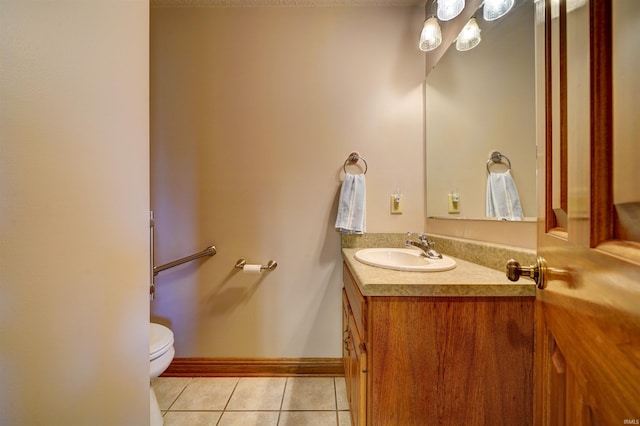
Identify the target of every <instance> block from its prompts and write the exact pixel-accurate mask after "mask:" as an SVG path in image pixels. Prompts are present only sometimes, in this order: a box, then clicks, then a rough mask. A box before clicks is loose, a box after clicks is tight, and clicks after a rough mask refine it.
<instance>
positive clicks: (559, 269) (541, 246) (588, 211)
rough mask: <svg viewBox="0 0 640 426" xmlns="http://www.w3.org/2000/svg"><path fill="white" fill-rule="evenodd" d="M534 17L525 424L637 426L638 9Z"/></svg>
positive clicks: (612, 7) (568, 4)
mask: <svg viewBox="0 0 640 426" xmlns="http://www.w3.org/2000/svg"><path fill="white" fill-rule="evenodd" d="M536 7H537V8H538V14H537V16H538V22H537V25H536V27H537V41H538V42H539V43H537V45H538V48H537V49H538V52H537V53H538V54H539V59H541V60H540V61H537V63H539V64H544V65H542V68H539V69H538V71H539V73H538V74H540V75H542V76H543V78H542V81H540V80H539V82H541V83H543V84H541V85H538V86H539V87H541V92H540V93H539V96H540V99H542V100H543V102H544V105H545V111H544V113H543V114H542V117H543V119H542V121H541V122H540V123H539V129H541V130H543V131H542V132H541V134H543V135H544V136H543V137H542V139H543V140H542V143H539V147H538V170H539V173H538V176H539V178H538V179H539V188H540V189H544V190H540V191H539V193H540V197H539V198H540V200H539V201H540V202H539V206H540V207H539V210H540V211H539V217H540V218H541V219H539V222H538V256H540V257H542V258H544V259H545V260H546V267H547V270H546V273H545V274H544V278H545V281H546V282H545V283H544V284H543V285H544V288H543V289H538V291H537V295H536V349H535V392H534V395H535V397H534V399H535V402H534V407H535V409H534V424H536V425H623V424H640V238H638V234H639V231H640V214H639V213H638V212H639V211H640V209H638V206H639V205H640V189H639V188H640V173H638V171H637V167H638V166H640V141H639V139H640V127H639V126H638V124H637V123H636V122H637V121H638V120H639V119H640V117H639V116H638V115H637V114H638V111H640V101H638V99H637V97H638V96H637V95H638V91H637V76H639V75H640V60H638V55H639V54H640V53H639V52H640V49H638V45H639V44H638V43H640V38H639V37H638V36H637V35H636V34H635V33H637V32H640V19H639V18H640V2H638V1H637V0H546V1H542V2H538V3H536ZM628 37H632V39H630V40H628V39H627V38H628ZM627 46H628V47H627ZM540 71H542V72H540ZM539 140H540V138H539ZM543 171H544V172H543Z"/></svg>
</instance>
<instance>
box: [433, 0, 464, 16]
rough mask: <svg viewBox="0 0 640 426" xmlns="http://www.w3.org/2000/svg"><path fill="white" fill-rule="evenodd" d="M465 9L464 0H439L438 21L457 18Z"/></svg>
mask: <svg viewBox="0 0 640 426" xmlns="http://www.w3.org/2000/svg"><path fill="white" fill-rule="evenodd" d="M462 9H464V0H438V12H437V15H438V19H439V20H441V21H448V20H450V19H453V18H455V17H456V16H458V15H459V14H460V12H462Z"/></svg>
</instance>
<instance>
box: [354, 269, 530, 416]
mask: <svg viewBox="0 0 640 426" xmlns="http://www.w3.org/2000/svg"><path fill="white" fill-rule="evenodd" d="M343 280H344V291H343V325H344V332H345V346H344V362H345V374H346V379H347V380H346V381H347V394H348V399H349V403H350V408H351V418H352V424H353V425H354V426H362V425H372V426H373V425H375V426H378V425H381V426H399V425H401V426H412V425H416V426H418V425H419V426H429V425H453V424H465V425H519V426H520V425H530V424H531V423H532V420H533V412H532V404H533V321H534V301H535V298H534V297H533V296H531V297H529V296H523V297H485V296H478V297H476V296H474V297H471V296H464V297H460V296H456V297H450V296H438V297H428V296H366V297H365V296H363V295H362V293H361V292H360V290H359V288H358V285H357V284H356V282H355V280H354V279H353V276H352V275H351V272H350V271H349V268H348V266H347V265H346V263H345V264H344V269H343Z"/></svg>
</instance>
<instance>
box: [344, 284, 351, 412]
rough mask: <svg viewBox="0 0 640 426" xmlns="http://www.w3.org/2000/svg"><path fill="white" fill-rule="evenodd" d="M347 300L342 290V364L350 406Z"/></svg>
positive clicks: (349, 334)
mask: <svg viewBox="0 0 640 426" xmlns="http://www.w3.org/2000/svg"><path fill="white" fill-rule="evenodd" d="M351 315H352V314H351V308H350V307H349V300H348V299H347V294H346V293H345V291H344V289H343V290H342V341H343V344H342V360H343V363H344V377H345V383H346V385H347V399H348V401H349V406H351V380H350V377H351V347H352V345H351V344H350V341H351V333H350V331H349V317H350V316H351Z"/></svg>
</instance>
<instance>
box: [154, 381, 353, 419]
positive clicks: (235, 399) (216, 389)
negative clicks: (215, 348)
mask: <svg viewBox="0 0 640 426" xmlns="http://www.w3.org/2000/svg"><path fill="white" fill-rule="evenodd" d="M151 384H152V385H153V388H154V390H155V392H156V396H157V398H158V405H160V410H161V411H162V413H163V416H164V424H165V426H200V425H207V426H210V425H211V426H253V425H255V426H305V425H310V426H350V425H351V418H350V415H349V404H348V402H347V398H346V388H345V381H344V378H343V377H241V378H238V377H211V378H199V377H194V378H190V377H158V378H157V379H154V380H153V381H152V382H151Z"/></svg>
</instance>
